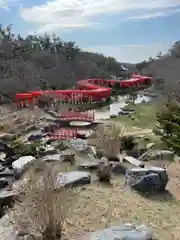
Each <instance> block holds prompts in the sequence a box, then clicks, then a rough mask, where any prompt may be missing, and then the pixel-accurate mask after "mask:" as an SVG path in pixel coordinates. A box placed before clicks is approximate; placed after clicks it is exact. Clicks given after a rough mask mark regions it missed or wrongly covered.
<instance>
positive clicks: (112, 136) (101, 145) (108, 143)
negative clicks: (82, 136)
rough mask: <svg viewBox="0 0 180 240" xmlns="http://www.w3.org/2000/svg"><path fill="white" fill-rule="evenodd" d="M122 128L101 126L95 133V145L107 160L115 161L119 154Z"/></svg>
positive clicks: (113, 125)
mask: <svg viewBox="0 0 180 240" xmlns="http://www.w3.org/2000/svg"><path fill="white" fill-rule="evenodd" d="M123 134H124V127H123V126H121V127H117V126H116V125H115V124H112V125H110V126H105V125H101V126H100V127H99V128H98V129H97V131H96V133H95V141H96V143H95V145H96V147H97V148H98V149H100V150H101V152H102V153H103V154H104V156H106V157H107V158H111V159H116V158H117V156H118V154H119V152H120V151H119V146H120V145H121V138H122V136H123Z"/></svg>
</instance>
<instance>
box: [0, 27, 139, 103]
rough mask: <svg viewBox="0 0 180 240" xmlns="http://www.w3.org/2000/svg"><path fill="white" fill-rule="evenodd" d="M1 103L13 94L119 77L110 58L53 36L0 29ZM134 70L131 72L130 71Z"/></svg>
mask: <svg viewBox="0 0 180 240" xmlns="http://www.w3.org/2000/svg"><path fill="white" fill-rule="evenodd" d="M0 40H1V42H0V96H1V102H2V100H3V99H6V98H7V97H8V98H9V97H11V96H13V94H14V93H16V92H22V91H28V90H37V89H46V88H59V89H63V88H69V87H73V85H75V82H76V81H77V80H79V79H84V78H89V77H103V78H111V77H112V76H115V77H119V76H121V75H122V73H121V71H120V63H119V62H117V61H116V59H114V58H113V57H106V56H104V55H102V54H97V53H90V52H84V51H82V50H81V49H80V48H79V47H78V46H77V45H76V43H75V42H73V41H70V42H65V41H63V40H62V39H60V38H59V37H57V36H56V35H55V34H54V35H53V36H48V35H44V36H43V37H42V36H41V37H40V36H35V35H29V36H27V37H26V38H23V37H22V36H21V35H14V34H13V33H12V30H11V26H8V27H7V28H5V29H4V28H2V27H0ZM133 70H134V69H133Z"/></svg>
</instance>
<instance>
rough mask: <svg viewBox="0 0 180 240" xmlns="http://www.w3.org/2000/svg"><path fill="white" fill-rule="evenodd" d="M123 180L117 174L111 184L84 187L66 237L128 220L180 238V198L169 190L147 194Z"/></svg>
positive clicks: (167, 239)
mask: <svg viewBox="0 0 180 240" xmlns="http://www.w3.org/2000/svg"><path fill="white" fill-rule="evenodd" d="M123 182H124V180H123V177H118V178H114V179H113V180H112V186H111V187H109V186H106V185H101V184H100V183H93V184H91V185H89V186H87V187H86V188H84V187H81V191H80V198H79V199H80V201H79V202H78V205H77V206H76V208H74V210H73V211H72V212H71V218H69V219H68V221H67V223H66V224H67V227H66V230H67V231H66V237H67V239H78V237H77V233H78V235H81V234H84V232H89V231H96V230H99V229H102V228H105V227H109V226H110V225H111V224H116V223H120V224H121V223H127V222H130V223H134V224H135V223H137V224H142V223H144V224H146V225H147V226H149V227H150V228H151V229H152V230H153V232H154V234H155V236H156V237H157V239H158V240H173V239H176V240H178V239H180V238H178V237H180V223H179V218H180V208H179V202H177V201H176V200H174V199H173V197H171V195H170V194H164V195H161V196H159V197H157V196H154V197H148V198H144V197H142V196H140V195H139V194H138V193H136V192H132V191H130V190H128V189H124V185H123ZM173 234H174V236H175V237H176V238H173Z"/></svg>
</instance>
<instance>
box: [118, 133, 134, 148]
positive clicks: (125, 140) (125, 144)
mask: <svg viewBox="0 0 180 240" xmlns="http://www.w3.org/2000/svg"><path fill="white" fill-rule="evenodd" d="M135 146H136V142H135V139H134V137H133V136H124V137H122V138H121V150H132V149H133V148H134V147H135Z"/></svg>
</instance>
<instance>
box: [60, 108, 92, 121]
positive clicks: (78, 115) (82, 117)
mask: <svg viewBox="0 0 180 240" xmlns="http://www.w3.org/2000/svg"><path fill="white" fill-rule="evenodd" d="M59 117H60V119H61V120H66V121H90V122H92V121H94V119H95V111H94V109H93V110H87V111H84V112H73V111H72V112H70V111H69V112H65V113H61V115H60V116H59Z"/></svg>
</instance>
